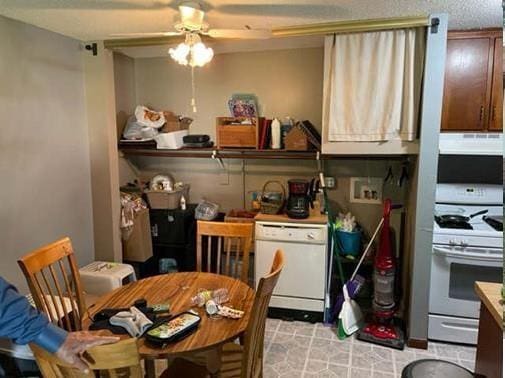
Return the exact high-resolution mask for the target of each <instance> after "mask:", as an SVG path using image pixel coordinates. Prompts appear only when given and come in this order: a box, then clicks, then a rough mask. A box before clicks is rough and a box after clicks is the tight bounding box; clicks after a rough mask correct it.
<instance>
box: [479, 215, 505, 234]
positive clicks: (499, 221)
mask: <svg viewBox="0 0 505 378" xmlns="http://www.w3.org/2000/svg"><path fill="white" fill-rule="evenodd" d="M482 219H483V220H484V222H486V223H487V224H488V225H490V226H491V227H493V228H494V229H495V230H496V231H500V232H501V231H503V215H491V216H484V217H482Z"/></svg>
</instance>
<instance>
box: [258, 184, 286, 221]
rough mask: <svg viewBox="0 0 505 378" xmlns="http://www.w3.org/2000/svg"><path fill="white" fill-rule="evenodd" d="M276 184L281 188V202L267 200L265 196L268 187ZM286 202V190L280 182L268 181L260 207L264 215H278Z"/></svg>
mask: <svg viewBox="0 0 505 378" xmlns="http://www.w3.org/2000/svg"><path fill="white" fill-rule="evenodd" d="M271 184H275V185H277V186H279V187H280V188H281V192H280V193H281V198H280V199H279V200H276V199H271V198H267V197H266V196H265V193H266V189H267V187H268V185H271ZM285 200H286V190H285V189H284V185H282V183H281V182H280V181H267V182H266V183H265V185H263V189H262V190H261V197H260V201H261V202H260V205H261V212H262V213H263V214H278V213H280V211H281V210H282V208H283V207H284V202H285Z"/></svg>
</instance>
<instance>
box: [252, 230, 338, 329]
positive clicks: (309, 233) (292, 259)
mask: <svg viewBox="0 0 505 378" xmlns="http://www.w3.org/2000/svg"><path fill="white" fill-rule="evenodd" d="M327 244H328V229H327V226H326V224H302V223H278V222H260V221H257V222H256V240H255V258H254V261H255V269H254V272H255V282H256V285H258V283H259V280H260V278H261V277H263V276H264V275H265V274H267V273H268V272H269V271H270V267H271V266H272V260H273V257H274V254H275V251H276V250H278V249H282V250H283V251H284V253H285V255H286V263H285V266H284V269H283V270H282V273H281V276H280V278H279V281H278V282H277V286H276V287H275V289H274V292H273V295H272V299H271V300H270V305H269V316H271V317H280V318H291V319H297V320H306V321H312V322H315V321H322V320H323V314H324V298H325V293H326V278H327V271H328V269H327V267H328V248H327Z"/></svg>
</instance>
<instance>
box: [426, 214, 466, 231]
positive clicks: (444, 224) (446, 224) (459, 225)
mask: <svg viewBox="0 0 505 378" xmlns="http://www.w3.org/2000/svg"><path fill="white" fill-rule="evenodd" d="M435 221H436V222H437V224H438V225H439V226H440V228H453V229H460V230H473V227H472V225H471V224H470V223H468V222H455V221H446V220H445V221H444V220H442V219H440V218H438V217H435Z"/></svg>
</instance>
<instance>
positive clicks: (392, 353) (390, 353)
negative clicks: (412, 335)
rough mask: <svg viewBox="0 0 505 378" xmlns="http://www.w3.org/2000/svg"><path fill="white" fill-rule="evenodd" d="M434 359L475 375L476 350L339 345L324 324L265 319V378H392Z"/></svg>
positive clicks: (446, 346)
mask: <svg viewBox="0 0 505 378" xmlns="http://www.w3.org/2000/svg"><path fill="white" fill-rule="evenodd" d="M423 358H437V359H443V360H447V361H452V362H455V363H457V364H460V365H462V366H465V367H466V368H468V369H470V370H472V371H473V367H474V366H473V365H474V360H475V348H472V347H468V346H458V345H452V344H443V343H433V342H431V343H430V344H429V347H428V350H420V349H412V348H405V350H403V351H398V350H393V349H390V348H385V347H381V346H378V345H372V344H369V343H364V342H361V341H359V340H357V339H355V338H354V337H350V338H348V339H346V340H344V341H340V340H339V339H338V338H337V336H336V334H335V330H334V329H333V328H329V327H325V326H324V325H323V324H321V323H318V324H310V323H303V322H286V321H281V320H276V319H267V325H266V334H265V360H264V375H263V376H264V378H281V377H282V378H284V377H286V378H288V377H289V378H302V377H303V378H305V377H307V378H308V377H321V378H330V377H331V378H333V377H334V378H361V377H367V378H368V377H374V378H395V377H400V376H401V372H402V369H403V367H404V366H405V365H407V364H408V363H409V362H411V361H414V360H418V359H423Z"/></svg>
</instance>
